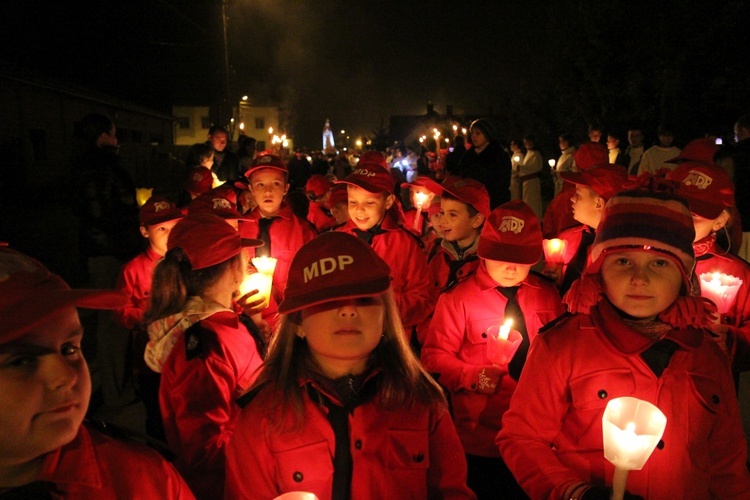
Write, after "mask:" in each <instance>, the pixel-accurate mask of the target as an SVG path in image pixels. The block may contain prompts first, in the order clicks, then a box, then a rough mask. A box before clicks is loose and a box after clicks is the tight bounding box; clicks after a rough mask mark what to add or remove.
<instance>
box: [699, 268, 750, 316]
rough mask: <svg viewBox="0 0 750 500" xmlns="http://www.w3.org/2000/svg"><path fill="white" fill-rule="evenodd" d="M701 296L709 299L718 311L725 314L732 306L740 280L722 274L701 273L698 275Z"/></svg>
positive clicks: (740, 284) (740, 283)
mask: <svg viewBox="0 0 750 500" xmlns="http://www.w3.org/2000/svg"><path fill="white" fill-rule="evenodd" d="M700 282H701V295H703V296H704V297H706V298H707V299H710V300H711V301H712V302H713V303H714V304H716V308H717V309H718V311H719V314H727V313H728V312H729V310H730V309H731V308H732V306H733V305H734V300H735V298H737V292H738V291H739V289H740V287H741V286H742V280H741V279H739V278H737V277H735V276H731V275H727V274H724V273H718V272H714V273H703V274H701V275H700Z"/></svg>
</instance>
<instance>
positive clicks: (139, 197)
mask: <svg viewBox="0 0 750 500" xmlns="http://www.w3.org/2000/svg"><path fill="white" fill-rule="evenodd" d="M153 192H154V188H135V201H136V203H138V206H139V207H142V206H143V205H145V204H146V202H147V201H148V199H149V198H151V193H153Z"/></svg>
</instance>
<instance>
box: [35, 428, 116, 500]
mask: <svg viewBox="0 0 750 500" xmlns="http://www.w3.org/2000/svg"><path fill="white" fill-rule="evenodd" d="M38 480H39V481H49V482H52V483H55V485H56V486H57V487H58V488H60V489H62V490H63V491H65V490H66V488H65V486H66V485H71V486H72V485H84V486H89V487H92V488H101V487H102V478H101V475H100V474H99V466H98V464H97V460H96V453H95V452H94V445H93V444H92V442H91V436H89V432H88V430H87V429H86V428H85V427H84V426H83V425H82V426H81V427H80V428H79V429H78V434H76V437H75V438H74V439H73V441H71V442H70V443H68V444H66V445H64V446H62V447H60V448H58V449H56V450H55V451H53V452H52V453H50V454H49V455H47V456H46V457H45V458H44V463H43V464H42V471H41V472H40V473H39V477H38Z"/></svg>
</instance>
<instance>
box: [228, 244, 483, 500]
mask: <svg viewBox="0 0 750 500" xmlns="http://www.w3.org/2000/svg"><path fill="white" fill-rule="evenodd" d="M390 275H391V273H390V269H389V268H388V265H387V264H386V263H385V262H384V261H383V260H382V259H381V258H380V257H378V256H377V254H375V252H374V251H373V250H372V249H371V248H369V246H368V245H367V244H365V243H364V242H362V241H361V240H359V239H358V238H355V237H353V236H350V235H348V234H344V233H341V232H336V231H334V232H329V233H325V234H322V235H320V236H318V237H317V238H316V239H315V240H313V241H311V242H309V243H307V244H305V245H304V246H303V247H302V248H301V249H300V251H299V252H298V253H297V255H296V256H295V258H294V261H293V262H292V267H291V269H290V272H289V283H288V285H287V288H286V291H285V295H284V302H282V303H281V305H280V307H279V311H280V312H281V313H283V314H282V319H281V324H280V327H279V331H278V333H277V334H276V336H275V337H274V339H273V342H272V345H271V349H270V352H269V356H268V359H267V361H266V364H265V365H264V368H263V370H262V372H261V374H260V376H259V378H258V381H257V382H256V384H255V386H254V389H253V390H252V391H251V392H250V393H249V394H247V395H246V396H243V398H241V400H240V404H242V405H246V406H244V408H243V410H242V413H241V415H240V419H239V421H238V423H237V429H236V431H235V434H234V436H233V438H232V441H231V442H230V444H229V447H228V449H227V485H226V498H273V497H276V496H277V495H279V494H281V493H284V492H289V491H308V492H312V493H314V494H316V495H317V496H318V498H320V499H321V500H327V499H330V498H473V495H472V494H471V492H470V491H469V490H468V489H467V488H466V464H465V461H464V458H463V454H462V450H461V445H460V443H459V441H458V437H457V436H456V431H455V428H454V427H453V424H452V422H451V420H450V415H449V413H448V409H447V406H446V404H445V399H444V397H443V394H442V391H441V390H440V388H439V387H438V386H437V384H436V383H435V382H434V381H433V380H432V379H431V378H430V376H429V375H427V373H426V372H425V371H424V370H423V369H422V367H421V366H420V364H419V362H418V361H417V359H416V358H415V357H414V355H413V354H412V353H411V352H410V349H409V346H408V344H407V342H406V340H405V336H404V333H403V331H402V327H401V322H400V321H399V319H398V309H397V308H396V304H395V301H394V298H393V292H392V291H391V288H390V284H391V280H390Z"/></svg>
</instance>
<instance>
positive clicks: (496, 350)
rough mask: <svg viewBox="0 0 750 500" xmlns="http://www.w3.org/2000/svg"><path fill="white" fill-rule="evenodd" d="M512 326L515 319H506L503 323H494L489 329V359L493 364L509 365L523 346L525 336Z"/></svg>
mask: <svg viewBox="0 0 750 500" xmlns="http://www.w3.org/2000/svg"><path fill="white" fill-rule="evenodd" d="M512 327H513V320H512V319H506V320H505V323H503V324H502V325H492V326H491V327H489V328H488V329H487V359H489V360H490V362H491V363H492V364H493V365H498V366H502V365H507V364H508V362H510V360H511V359H513V356H514V355H515V354H516V351H517V350H518V348H519V347H520V346H521V342H522V341H523V336H522V335H521V333H520V332H518V331H517V330H512V329H511V328H512Z"/></svg>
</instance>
